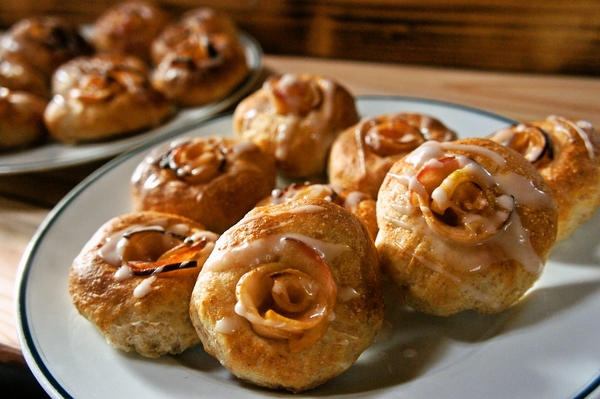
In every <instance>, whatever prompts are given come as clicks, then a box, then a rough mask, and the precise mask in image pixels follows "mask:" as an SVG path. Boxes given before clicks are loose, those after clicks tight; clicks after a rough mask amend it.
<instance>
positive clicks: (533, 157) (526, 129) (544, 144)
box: [490, 123, 554, 167]
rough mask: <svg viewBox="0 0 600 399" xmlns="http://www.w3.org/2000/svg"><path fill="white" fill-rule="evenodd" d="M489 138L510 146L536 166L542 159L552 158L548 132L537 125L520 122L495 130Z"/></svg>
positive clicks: (538, 165) (548, 159)
mask: <svg viewBox="0 0 600 399" xmlns="http://www.w3.org/2000/svg"><path fill="white" fill-rule="evenodd" d="M490 139H491V140H493V141H495V142H497V143H500V144H502V145H504V146H507V147H509V148H512V149H513V150H515V151H517V152H518V153H520V154H521V155H523V156H524V157H525V159H527V160H528V161H529V162H531V163H534V164H536V166H537V167H540V166H541V165H540V164H541V163H542V162H544V160H545V161H550V160H552V159H553V158H554V154H553V152H554V151H553V148H552V142H551V141H550V138H549V137H548V134H547V133H546V132H545V131H544V130H543V129H541V128H539V127H537V126H533V125H529V124H525V123H520V124H518V125H515V126H511V127H510V128H507V129H502V130H499V131H497V132H496V133H494V134H493V135H492V136H491V137H490Z"/></svg>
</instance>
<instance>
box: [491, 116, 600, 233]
mask: <svg viewBox="0 0 600 399" xmlns="http://www.w3.org/2000/svg"><path fill="white" fill-rule="evenodd" d="M490 139H491V140H494V141H496V142H499V143H501V144H503V145H506V146H509V147H511V148H513V149H515V150H517V151H518V152H520V153H521V154H522V155H523V156H525V158H527V159H528V160H529V161H530V162H531V163H533V166H534V167H535V168H536V169H537V170H538V171H539V172H540V174H541V175H542V177H543V178H544V180H545V181H546V183H547V184H548V187H549V188H550V191H551V192H552V194H553V196H554V200H555V201H556V204H557V206H558V235H557V241H563V240H565V239H567V238H568V237H569V236H570V235H571V234H572V233H573V232H574V231H575V230H576V229H577V228H579V227H580V226H581V225H582V224H583V223H584V222H585V221H587V220H589V219H590V218H591V217H592V216H593V215H594V213H595V212H596V209H598V206H600V190H598V187H600V134H599V133H598V131H597V130H596V129H594V127H593V126H592V124H591V123H590V122H587V121H583V120H581V121H577V120H574V119H569V118H565V117H561V116H557V115H552V116H549V117H548V118H547V119H545V120H540V121H534V122H529V123H519V124H516V125H515V126H511V127H509V128H506V129H501V130H499V131H497V132H495V133H494V134H493V135H492V136H490Z"/></svg>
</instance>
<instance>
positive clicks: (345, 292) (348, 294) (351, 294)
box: [337, 287, 360, 302]
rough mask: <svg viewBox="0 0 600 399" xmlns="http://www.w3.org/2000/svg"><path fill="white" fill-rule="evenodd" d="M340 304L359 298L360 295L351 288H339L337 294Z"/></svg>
mask: <svg viewBox="0 0 600 399" xmlns="http://www.w3.org/2000/svg"><path fill="white" fill-rule="evenodd" d="M337 294H338V295H337V297H338V300H339V301H340V302H348V301H351V300H353V299H356V298H360V294H359V293H358V291H356V290H355V289H354V288H352V287H340V288H339V289H338V293H337Z"/></svg>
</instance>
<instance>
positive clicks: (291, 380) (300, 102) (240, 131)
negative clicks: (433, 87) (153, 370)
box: [70, 74, 600, 392]
mask: <svg viewBox="0 0 600 399" xmlns="http://www.w3.org/2000/svg"><path fill="white" fill-rule="evenodd" d="M334 93H337V94H334ZM334 98H337V100H333V99H334ZM354 100H355V99H354V97H353V96H352V95H351V94H350V93H349V92H348V91H347V90H346V89H343V88H342V86H341V85H339V83H337V82H335V81H333V80H331V79H329V78H325V77H322V76H315V75H309V74H299V75H293V74H284V75H278V76H273V77H271V78H270V79H268V80H267V81H266V82H265V85H264V86H263V87H262V88H260V89H259V90H258V91H257V92H255V93H253V94H250V95H249V96H248V97H247V98H246V99H245V100H243V101H242V102H241V103H240V104H239V105H238V107H237V108H236V109H235V112H234V114H233V120H232V132H231V133H230V132H223V134H224V135H225V137H221V136H197V137H196V136H191V137H182V138H179V139H175V140H172V141H169V142H166V143H163V144H161V145H158V146H156V147H154V148H153V149H152V150H151V151H149V153H148V154H147V155H146V156H145V157H144V159H143V160H142V161H141V162H140V163H139V165H137V167H136V169H135V171H134V172H133V174H132V176H131V198H132V202H133V208H134V211H133V213H132V214H129V215H124V216H121V217H118V218H115V219H114V220H111V221H109V222H107V224H106V225H105V226H103V227H102V228H101V229H100V230H99V231H98V232H97V233H96V234H95V235H94V237H92V239H91V240H90V242H89V243H88V244H87V245H86V246H85V248H84V249H83V250H82V252H81V254H80V255H79V256H78V257H77V259H76V260H75V262H74V263H73V266H72V269H71V278H70V289H71V295H72V296H73V300H74V303H75V304H76V306H77V308H78V309H79V310H80V312H81V313H82V314H83V315H85V316H86V317H87V318H88V319H90V320H91V321H92V322H93V323H94V324H95V325H96V326H97V327H98V328H99V329H100V331H101V332H103V334H105V335H106V336H107V339H108V340H109V342H111V343H112V344H113V345H114V346H116V347H118V348H122V349H125V350H135V351H137V352H139V353H141V354H142V355H145V356H151V357H154V356H160V355H161V354H166V353H178V352H181V351H182V350H184V349H185V347H189V346H191V345H194V344H195V343H198V342H201V343H202V345H203V347H204V349H205V351H206V352H207V353H209V354H211V355H212V356H214V357H215V358H216V359H218V360H219V362H220V363H221V364H222V365H223V366H224V367H226V368H227V370H229V371H230V372H231V373H232V374H233V375H235V376H237V377H238V378H240V379H241V380H244V381H248V382H250V383H252V384H256V385H258V386H262V387H267V388H272V389H284V390H289V391H292V392H301V391H304V390H307V389H311V388H314V387H316V386H318V385H320V384H322V383H324V382H325V381H328V380H330V379H332V378H334V377H335V376H337V375H339V374H341V373H343V372H344V371H345V370H347V369H348V368H349V367H351V366H352V365H353V364H354V363H355V362H356V360H357V359H358V357H359V356H360V354H361V353H363V352H364V351H365V350H366V349H367V348H368V347H369V346H370V345H371V344H372V342H373V340H374V338H375V336H376V334H377V333H378V332H379V331H380V329H381V326H382V323H383V317H384V316H383V314H384V313H383V311H384V302H385V300H384V295H383V289H382V280H383V279H384V276H385V278H388V279H389V281H390V282H391V286H392V288H395V289H396V291H397V292H399V293H400V294H401V295H402V297H403V298H404V300H405V303H406V304H407V305H408V306H410V307H412V308H413V309H415V310H417V311H420V312H423V313H426V314H429V315H435V316H451V315H453V314H456V313H459V312H463V311H475V312H479V313H497V312H501V311H503V310H505V309H507V308H508V307H510V306H512V305H514V304H515V303H518V302H519V301H520V300H521V299H522V298H524V296H525V294H526V293H527V291H529V290H530V289H531V288H532V286H533V285H534V284H535V282H536V281H537V280H538V279H539V277H540V275H541V274H542V273H543V270H544V268H545V263H546V260H547V258H548V256H549V253H550V250H551V249H552V247H553V246H554V244H555V242H556V239H557V236H558V237H560V235H561V230H562V231H563V232H564V231H569V230H571V231H572V229H575V228H577V227H578V226H579V225H581V224H582V223H583V222H584V221H585V220H587V218H588V217H589V215H591V214H592V213H593V212H595V211H596V208H597V207H598V202H597V201H598V200H597V199H596V197H594V196H593V195H592V192H594V189H593V188H595V187H597V186H598V182H597V180H593V179H597V176H598V173H600V172H599V169H600V167H599V166H598V163H597V162H598V161H597V159H598V145H599V143H600V139H599V137H598V132H597V131H596V130H594V128H593V127H592V126H591V125H590V124H589V123H587V122H584V121H573V120H570V119H567V118H563V117H558V116H551V117H549V118H548V119H547V120H545V121H540V122H535V123H531V124H519V125H517V126H514V127H511V128H508V129H504V130H502V131H500V132H495V133H494V134H492V135H491V136H489V137H488V138H469V139H460V138H458V137H457V133H455V132H454V131H453V130H452V129H451V128H450V127H447V126H446V125H445V124H444V123H443V122H442V121H441V120H438V119H436V118H435V116H431V115H424V114H417V113H403V112H398V113H390V114H383V115H379V116H377V115H375V116H373V117H364V118H363V119H362V120H359V117H358V114H357V111H356V105H355V101H354ZM334 121H336V122H334ZM341 121H344V122H343V123H342V122H341ZM343 125H345V126H344V127H342V126H343ZM331 126H337V127H336V128H335V129H330V130H328V129H329V128H330V127H331ZM325 127H327V129H325ZM326 130H327V133H326V132H325V131H326ZM530 130H531V131H533V133H534V134H532V135H526V134H525V133H526V132H527V133H529V131H530ZM479 133H481V132H479ZM348 137H349V138H348ZM317 143H321V144H322V145H325V146H326V147H327V149H326V150H325V151H317V147H318V146H317ZM571 145H574V146H575V149H572V148H571ZM337 146H339V148H337V149H336V147H337ZM321 150H322V149H321ZM566 154H570V155H569V157H571V158H573V159H571V158H569V160H567V161H564V160H563V158H562V157H563V156H566ZM313 156H314V157H313ZM370 157H376V158H373V160H367V159H368V158H370ZM575 158H585V159H584V160H583V161H582V163H581V164H580V163H579V161H577V162H575ZM563 163H566V164H567V165H568V166H554V168H558V169H555V170H561V169H560V168H563V167H564V168H567V169H569V168H570V169H572V170H576V171H580V172H581V171H586V172H585V178H589V179H588V181H593V182H594V183H593V188H592V189H591V190H586V189H584V188H581V186H575V185H573V186H570V185H568V184H566V183H560V185H561V186H564V187H568V190H571V195H572V196H575V197H577V198H579V200H580V201H582V202H583V203H584V208H585V210H570V211H568V212H569V216H568V217H567V219H568V220H569V222H568V223H569V224H568V225H565V224H564V223H565V222H564V219H565V217H562V216H561V213H563V212H565V210H564V208H565V203H566V202H565V200H562V199H561V197H560V195H561V194H556V189H554V188H553V184H555V183H553V182H552V176H554V174H557V173H558V172H547V173H544V172H543V170H544V169H543V168H544V167H550V166H551V165H553V164H557V165H563ZM340 165H346V166H340ZM356 165H359V166H358V167H355V166H356ZM336 169H339V170H342V169H344V170H345V174H346V175H347V176H343V177H344V178H343V179H342V176H341V174H342V173H339V172H336V173H334V171H335V170H336ZM300 171H301V172H300ZM365 171H368V172H371V171H377V173H366V174H365V173H364V172H365ZM327 173H329V176H327ZM334 174H335V175H336V176H337V179H338V180H336V177H334ZM307 176H308V177H310V178H308V177H307ZM569 176H573V175H569ZM313 177H314V178H315V179H314V180H311V178H313ZM296 179H298V180H297V181H296ZM567 179H572V180H574V179H573V177H569V178H567ZM334 180H336V181H335V182H334ZM571 187H573V188H571ZM575 187H577V188H575ZM596 194H597V193H596ZM572 203H574V202H572ZM561 218H563V219H562V221H561ZM562 234H564V233H562ZM190 262H192V266H191V267H189V268H188V267H187V266H188V265H189V264H190ZM123 276H125V277H123ZM179 284H180V285H181V286H182V287H185V288H181V289H179V288H174V289H172V287H179ZM162 290H164V291H165V292H164V293H161V291H162ZM86 291H88V292H89V293H87V294H86V293H85V292H86ZM107 293H111V294H110V295H107ZM112 293H114V294H112ZM151 297H152V298H154V299H152V301H150V299H149V298H151ZM124 298H125V299H124ZM146 298H148V300H146ZM395 299H397V297H395ZM116 301H118V302H119V303H125V304H126V306H124V307H123V309H120V308H119V310H118V311H116V310H113V309H112V307H113V306H115V305H114V303H115V302H116ZM150 302H151V303H150ZM138 307H139V308H140V309H143V312H138V311H137V310H135V311H130V310H128V309H129V308H134V309H137V308H138ZM102 308H104V309H102ZM167 308H169V312H166V311H165V309H167ZM182 309H184V310H185V311H184V310H182ZM107 312H110V315H107ZM132 312H133V313H132ZM126 315H127V316H126ZM135 318H138V319H139V320H140V322H141V324H140V325H141V326H142V327H139V326H137V325H136V326H135V327H134V326H133V325H134V324H135V323H134V319H135ZM163 318H166V319H168V320H169V321H167V322H164V323H163V321H164V319H163ZM159 319H160V321H159ZM166 324H168V325H169V326H177V327H176V330H177V331H175V330H169V331H167V327H166ZM116 326H118V327H116ZM173 328H174V329H175V327H173ZM140 329H143V331H141V330H140ZM192 332H193V334H192ZM174 336H185V337H186V338H185V339H183V338H178V340H179V342H182V343H181V344H180V345H179V346H178V345H175V344H173V342H174V341H173V339H172V338H173V337H174ZM151 347H152V348H160V349H157V350H150V349H149V348H151Z"/></svg>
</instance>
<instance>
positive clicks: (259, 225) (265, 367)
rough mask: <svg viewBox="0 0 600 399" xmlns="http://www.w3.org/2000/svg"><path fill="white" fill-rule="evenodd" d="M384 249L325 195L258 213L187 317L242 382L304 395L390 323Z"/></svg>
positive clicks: (206, 278) (218, 249) (241, 227)
mask: <svg viewBox="0 0 600 399" xmlns="http://www.w3.org/2000/svg"><path fill="white" fill-rule="evenodd" d="M383 307H384V303H383V295H382V289H381V275H380V272H379V266H378V261H377V252H376V250H375V247H374V245H373V241H372V240H371V238H370V237H369V233H368V232H367V230H366V228H365V227H364V225H363V224H362V223H361V222H360V220H358V218H357V217H356V216H354V215H353V214H352V213H350V212H348V211H347V210H345V209H344V208H342V207H340V206H338V205H335V204H333V203H331V202H330V201H327V200H323V199H320V198H306V199H301V200H296V201H290V202H285V203H282V204H278V205H272V206H264V207H257V208H255V209H254V210H252V211H251V212H249V213H248V215H246V217H245V218H244V219H242V220H241V221H240V222H239V223H238V224H236V225H235V226H233V227H232V228H231V229H230V230H228V231H227V232H225V233H224V234H223V235H222V236H221V237H220V239H219V240H218V241H217V244H216V246H215V249H214V251H213V253H212V254H211V256H210V257H209V259H208V260H207V262H206V263H205V266H204V268H203V270H202V272H201V274H200V275H199V276H198V281H197V283H196V286H195V287H194V290H193V293H192V299H191V301H190V317H191V319H192V322H193V324H194V326H195V327H196V330H197V331H198V334H199V336H200V339H201V340H202V343H203V344H204V349H205V350H206V351H207V352H208V353H210V354H211V355H213V356H214V357H216V358H217V359H218V360H219V361H220V362H221V364H223V366H225V367H226V368H227V369H228V370H229V371H230V372H231V373H233V374H234V375H236V376H237V377H239V378H241V379H243V380H246V381H249V382H251V383H253V384H256V385H259V386H264V387H268V388H275V389H278V388H282V389H287V390H290V391H293V392H300V391H303V390H306V389H310V388H312V387H315V386H317V385H319V384H321V383H323V382H325V381H327V380H329V379H331V378H333V377H335V376H337V375H339V374H341V373H342V372H344V371H345V370H346V369H348V368H349V367H350V366H351V365H352V364H354V362H355V361H356V359H357V358H358V357H359V355H360V354H361V353H362V352H363V351H364V350H365V349H367V348H368V347H369V346H370V345H371V343H372V341H373V338H374V337H375V335H376V334H377V332H378V331H379V329H380V326H381V324H382V321H383Z"/></svg>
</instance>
